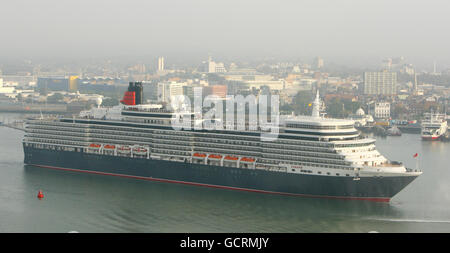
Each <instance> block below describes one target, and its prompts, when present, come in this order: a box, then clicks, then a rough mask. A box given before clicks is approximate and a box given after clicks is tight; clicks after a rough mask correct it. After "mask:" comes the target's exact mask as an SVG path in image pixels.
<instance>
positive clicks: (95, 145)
mask: <svg viewBox="0 0 450 253" xmlns="http://www.w3.org/2000/svg"><path fill="white" fill-rule="evenodd" d="M101 146H102V145H100V144H96V143H91V145H89V147H90V148H95V149H97V148H100V147H101Z"/></svg>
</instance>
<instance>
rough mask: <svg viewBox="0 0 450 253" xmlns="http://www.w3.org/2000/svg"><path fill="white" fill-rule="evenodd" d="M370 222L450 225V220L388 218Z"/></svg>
mask: <svg viewBox="0 0 450 253" xmlns="http://www.w3.org/2000/svg"><path fill="white" fill-rule="evenodd" d="M369 220H376V221H390V222H415V223H450V220H422V219H395V218H392V219H386V218H369Z"/></svg>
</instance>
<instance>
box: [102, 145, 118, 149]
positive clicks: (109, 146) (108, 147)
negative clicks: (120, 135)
mask: <svg viewBox="0 0 450 253" xmlns="http://www.w3.org/2000/svg"><path fill="white" fill-rule="evenodd" d="M103 148H104V149H115V148H116V146H115V145H105V146H104V147H103Z"/></svg>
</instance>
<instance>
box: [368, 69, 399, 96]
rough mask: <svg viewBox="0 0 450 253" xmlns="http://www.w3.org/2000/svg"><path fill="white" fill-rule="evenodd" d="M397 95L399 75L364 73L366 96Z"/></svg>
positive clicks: (391, 73) (386, 72)
mask: <svg viewBox="0 0 450 253" xmlns="http://www.w3.org/2000/svg"><path fill="white" fill-rule="evenodd" d="M396 93H397V73H395V72H389V71H383V72H364V94H368V95H394V94H396Z"/></svg>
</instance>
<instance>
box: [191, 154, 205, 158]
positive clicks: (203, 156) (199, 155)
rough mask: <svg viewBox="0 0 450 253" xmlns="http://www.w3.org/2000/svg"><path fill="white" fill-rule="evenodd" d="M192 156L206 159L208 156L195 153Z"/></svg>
mask: <svg viewBox="0 0 450 253" xmlns="http://www.w3.org/2000/svg"><path fill="white" fill-rule="evenodd" d="M192 156H193V157H194V158H205V157H206V155H205V154H202V153H194V154H193V155H192Z"/></svg>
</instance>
